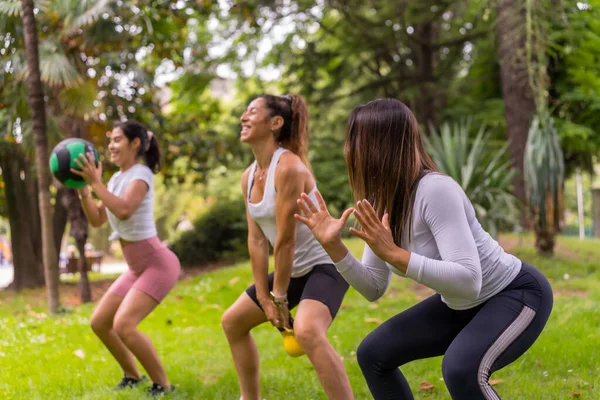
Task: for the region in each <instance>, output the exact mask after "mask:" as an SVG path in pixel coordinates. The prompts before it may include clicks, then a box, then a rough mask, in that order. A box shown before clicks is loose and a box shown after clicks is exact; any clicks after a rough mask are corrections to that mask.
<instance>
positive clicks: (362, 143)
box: [344, 99, 439, 246]
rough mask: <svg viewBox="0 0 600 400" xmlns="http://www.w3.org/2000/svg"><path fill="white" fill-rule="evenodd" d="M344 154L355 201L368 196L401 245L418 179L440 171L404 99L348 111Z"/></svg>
mask: <svg viewBox="0 0 600 400" xmlns="http://www.w3.org/2000/svg"><path fill="white" fill-rule="evenodd" d="M344 156H345V158H346V164H347V166H348V175H349V178H350V186H351V188H352V193H353V195H354V199H355V201H358V200H362V199H367V200H368V201H369V202H370V203H371V204H372V205H373V208H374V209H375V211H376V212H377V215H378V216H379V219H381V218H382V217H383V214H384V213H386V212H387V213H388V214H389V222H390V229H391V231H392V236H393V237H394V242H395V243H396V244H397V245H399V246H400V242H401V240H402V234H403V232H404V229H405V227H406V224H407V222H408V232H409V240H410V237H411V234H410V232H411V230H412V215H413V213H412V209H413V205H414V200H415V193H416V191H417V186H418V182H419V181H420V179H421V178H422V177H423V176H424V175H425V174H426V173H428V172H432V171H435V172H439V169H438V168H437V167H436V165H435V164H434V162H433V160H432V159H431V157H429V154H427V151H425V146H424V144H423V138H422V137H421V133H420V131H419V125H418V123H417V120H416V118H415V116H414V115H413V113H412V112H411V111H410V109H409V108H408V107H407V106H406V105H404V104H403V103H402V102H400V101H398V100H394V99H378V100H374V101H371V102H369V103H367V104H365V105H362V106H359V107H356V108H355V109H354V110H352V112H351V113H350V117H349V121H348V135H347V137H346V146H345V149H344Z"/></svg>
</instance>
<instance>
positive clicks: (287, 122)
mask: <svg viewBox="0 0 600 400" xmlns="http://www.w3.org/2000/svg"><path fill="white" fill-rule="evenodd" d="M262 98H263V99H264V100H265V103H266V106H267V108H268V109H269V110H271V116H280V117H282V118H283V126H282V127H281V129H280V130H279V131H278V132H275V140H276V141H277V142H279V143H280V144H281V146H282V147H283V148H285V149H287V150H289V151H291V152H292V153H294V154H296V155H297V156H298V157H300V160H302V162H303V163H304V165H306V166H307V167H308V168H309V169H310V162H309V161H308V137H309V130H308V119H309V115H308V106H307V105H306V102H305V101H304V98H303V97H302V96H300V95H287V96H272V95H268V94H266V95H263V96H262Z"/></svg>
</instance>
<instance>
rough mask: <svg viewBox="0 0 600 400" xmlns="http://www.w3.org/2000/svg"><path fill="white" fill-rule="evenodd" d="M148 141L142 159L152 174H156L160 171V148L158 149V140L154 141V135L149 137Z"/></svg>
mask: <svg viewBox="0 0 600 400" xmlns="http://www.w3.org/2000/svg"><path fill="white" fill-rule="evenodd" d="M149 136H150V135H149ZM149 140H150V143H149V146H148V150H146V151H145V152H144V153H143V154H142V159H143V160H144V164H146V165H147V166H148V168H150V169H151V170H152V172H154V173H157V172H158V171H160V148H159V147H158V140H156V138H155V137H154V135H151V136H150V137H149Z"/></svg>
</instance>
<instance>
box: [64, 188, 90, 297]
mask: <svg viewBox="0 0 600 400" xmlns="http://www.w3.org/2000/svg"><path fill="white" fill-rule="evenodd" d="M63 205H64V207H65V209H67V211H68V216H69V221H70V222H71V231H70V234H71V236H72V237H73V239H75V243H76V245H77V250H78V251H79V262H78V269H79V289H80V294H81V302H82V303H89V302H90V301H92V289H91V287H90V281H89V279H88V274H87V261H86V258H85V243H86V242H87V238H88V221H87V219H86V217H85V214H84V213H83V208H82V207H81V202H80V200H79V196H77V192H76V191H75V190H74V189H65V194H64V196H63Z"/></svg>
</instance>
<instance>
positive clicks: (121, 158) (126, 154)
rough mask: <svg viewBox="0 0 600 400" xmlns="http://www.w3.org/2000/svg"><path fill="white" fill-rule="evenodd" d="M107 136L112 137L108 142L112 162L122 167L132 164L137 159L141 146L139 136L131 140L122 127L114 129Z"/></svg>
mask: <svg viewBox="0 0 600 400" xmlns="http://www.w3.org/2000/svg"><path fill="white" fill-rule="evenodd" d="M107 136H108V137H109V139H110V142H109V143H108V150H109V152H110V162H112V163H113V164H115V165H117V166H119V167H121V166H123V165H130V164H132V163H134V162H135V161H136V158H137V154H138V151H139V148H140V140H139V139H138V138H135V139H133V141H129V139H128V138H127V136H125V133H124V132H123V130H122V129H121V128H115V129H113V130H112V132H109V133H108V134H107Z"/></svg>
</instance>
